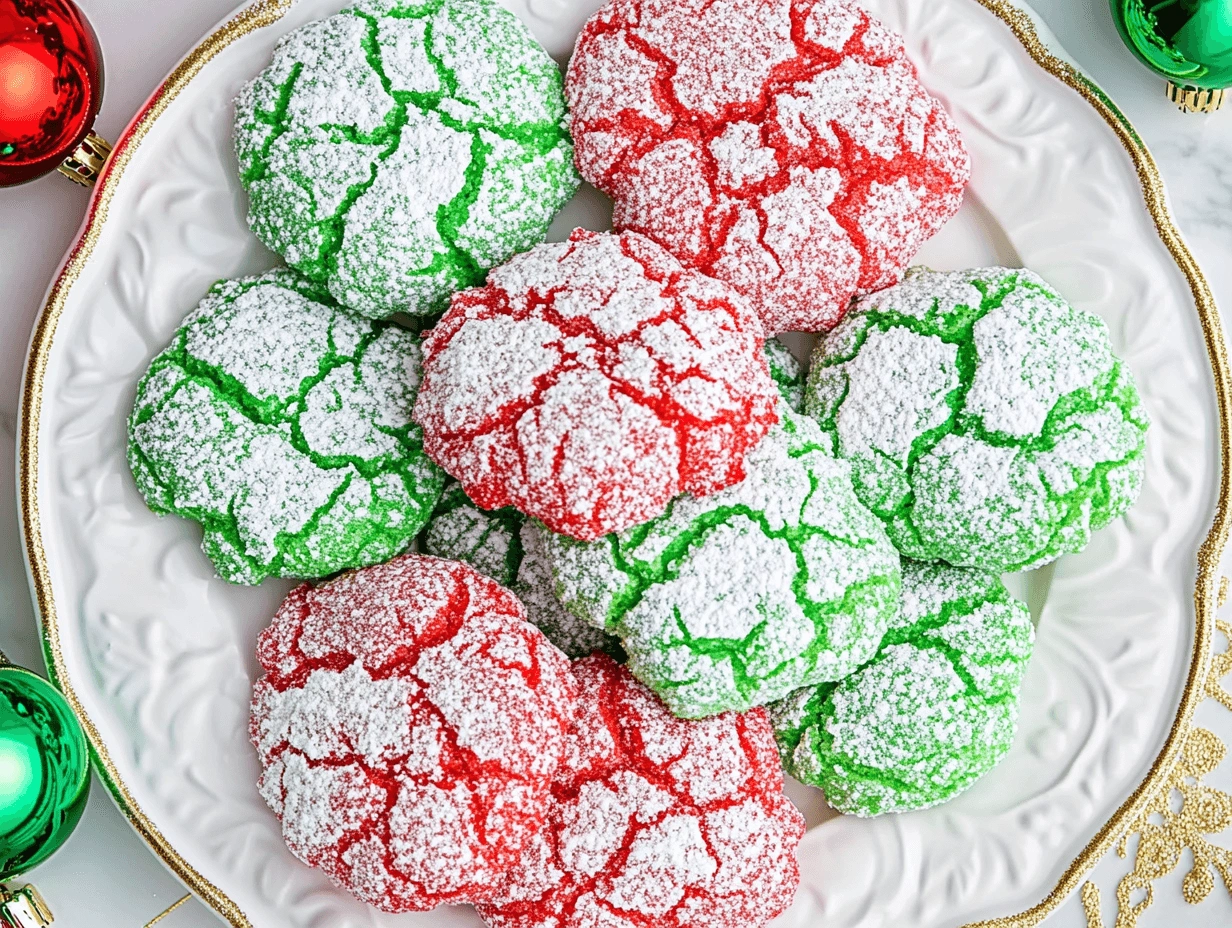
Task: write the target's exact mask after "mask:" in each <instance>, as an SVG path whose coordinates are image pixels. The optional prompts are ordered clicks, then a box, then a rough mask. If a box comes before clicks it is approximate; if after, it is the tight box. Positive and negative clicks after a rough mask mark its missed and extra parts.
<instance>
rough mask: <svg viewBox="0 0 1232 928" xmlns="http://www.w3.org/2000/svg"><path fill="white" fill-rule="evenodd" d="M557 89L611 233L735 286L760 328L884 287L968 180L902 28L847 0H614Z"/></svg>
mask: <svg viewBox="0 0 1232 928" xmlns="http://www.w3.org/2000/svg"><path fill="white" fill-rule="evenodd" d="M566 94H567V96H568V99H569V106H570V115H569V120H570V128H571V130H572V132H573V137H574V141H575V144H576V146H577V164H578V169H579V170H580V171H581V174H582V176H583V177H584V178H586V180H588V181H590V182H591V183H592V184H594V185H595V186H596V187H598V188H599V189H600V190H603V191H604V192H605V193H607V194H609V195H610V196H611V197H612V198H613V200H614V201H615V211H614V215H613V222H614V224H615V227H616V228H617V229H629V230H633V231H636V232H642V233H644V234H646V235H648V236H650V237H651V238H653V239H654V240H655V241H657V242H658V243H659V244H661V245H663V246H664V247H665V248H667V249H668V250H669V251H671V252H672V253H673V254H675V255H676V256H677V257H678V258H680V260H681V261H684V262H685V263H686V264H689V265H691V266H693V267H697V268H698V269H700V270H702V271H703V272H704V273H706V274H709V275H711V276H713V277H718V278H720V279H722V280H725V281H727V282H729V283H731V284H732V285H733V286H734V287H735V288H736V289H737V290H739V291H740V292H741V293H742V294H744V295H745V296H746V297H747V298H748V299H749V302H750V305H751V306H752V307H753V308H754V310H755V311H756V312H757V313H758V314H759V315H760V317H761V319H762V322H763V323H764V324H765V326H766V333H767V334H768V335H774V334H776V333H779V332H784V331H809V332H815V331H824V330H826V329H829V328H830V327H831V326H833V325H834V324H835V323H836V322H837V321H838V320H839V318H841V316H842V314H843V312H844V310H845V309H846V307H847V303H848V301H849V300H850V299H851V297H852V296H853V295H855V294H857V293H867V292H869V291H871V290H877V289H880V288H882V287H886V286H889V285H890V284H892V283H894V282H895V281H896V280H897V279H898V278H899V276H900V275H901V274H902V271H903V269H904V268H905V267H906V266H907V263H908V262H909V261H910V260H911V258H912V257H913V256H914V254H915V253H916V251H917V250H918V249H919V248H920V246H921V245H922V244H923V243H924V242H925V241H926V240H927V239H928V238H929V237H930V236H931V235H932V234H933V233H935V232H936V231H937V230H938V229H940V228H941V226H942V225H943V224H944V223H945V222H946V220H948V219H949V218H950V217H951V216H952V215H953V214H954V213H955V212H957V210H958V207H959V205H960V204H961V201H962V191H963V188H964V186H965V185H966V183H967V179H968V176H969V174H970V163H969V160H968V157H967V153H966V150H965V149H964V147H963V143H962V139H961V137H960V136H959V133H958V130H957V129H956V128H955V126H954V124H953V122H952V121H951V120H950V118H949V116H948V115H947V114H946V112H945V109H944V108H943V107H942V105H941V103H940V102H939V101H938V100H936V99H934V98H933V97H932V96H930V95H929V94H928V92H927V91H926V90H925V89H924V87H923V86H922V85H921V84H920V82H919V80H918V78H917V76H916V71H915V67H914V65H912V64H911V62H910V60H908V58H907V55H906V52H905V50H904V48H903V44H902V39H901V38H900V37H899V36H898V35H896V34H894V33H893V32H891V31H889V30H887V29H886V28H885V27H884V26H882V25H881V23H879V22H878V21H877V20H875V19H873V18H872V17H870V16H869V15H868V14H867V13H866V12H865V11H864V10H862V9H860V7H859V6H858V5H856V4H854V3H851V2H848V0H610V2H608V3H607V4H606V5H605V6H604V7H603V8H602V9H600V10H599V12H598V13H596V14H595V15H594V16H593V17H592V18H591V19H590V20H589V22H587V24H586V26H585V28H584V29H583V30H582V34H581V36H580V37H579V38H578V44H577V50H576V52H575V53H574V56H573V59H572V61H571V62H570V65H569V73H568V76H567V78H566Z"/></svg>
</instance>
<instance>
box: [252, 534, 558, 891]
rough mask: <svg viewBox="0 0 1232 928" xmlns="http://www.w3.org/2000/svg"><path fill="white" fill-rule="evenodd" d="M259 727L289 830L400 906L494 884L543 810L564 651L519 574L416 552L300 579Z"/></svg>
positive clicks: (270, 650) (270, 781) (299, 848)
mask: <svg viewBox="0 0 1232 928" xmlns="http://www.w3.org/2000/svg"><path fill="white" fill-rule="evenodd" d="M257 658H258V660H259V661H260V663H261V667H262V668H263V669H264V671H265V676H264V677H263V678H261V679H260V680H258V681H257V684H256V687H255V689H254V693H253V702H252V718H251V723H250V733H251V737H252V741H253V744H254V745H256V747H257V751H258V753H259V755H260V758H261V764H262V767H263V768H264V772H263V774H262V777H261V781H260V788H261V794H262V795H263V796H264V797H265V800H266V802H268V803H269V805H270V807H271V808H272V809H273V810H274V812H275V813H277V815H278V816H279V818H280V819H281V821H282V829H283V836H284V838H285V839H286V842H287V846H288V847H289V848H290V849H291V851H292V852H293V853H294V854H295V856H296V857H298V858H299V859H300V860H302V861H304V863H306V864H309V865H311V866H314V867H319V868H321V869H322V870H323V871H324V872H325V873H326V874H327V875H328V876H329V877H330V879H332V880H333V881H334V882H335V883H337V884H338V885H339V886H341V887H343V888H344V889H346V890H348V891H349V892H351V893H352V894H353V895H354V896H355V897H356V898H358V899H360V900H361V901H363V902H366V903H369V904H371V905H374V906H376V907H377V908H380V909H383V910H385V911H387V912H404V911H410V910H423V909H430V908H432V907H434V906H436V905H439V904H441V903H452V902H469V901H477V900H482V899H491V898H492V897H493V895H494V892H495V888H496V887H497V886H499V885H500V883H501V881H502V880H503V879H504V877H505V874H506V872H507V871H508V869H509V867H510V866H511V865H513V864H514V863H516V862H517V861H518V859H519V857H520V855H521V853H522V851H523V850H524V849H525V847H526V846H527V845H528V844H529V842H530V841H531V839H532V836H533V835H535V834H536V833H537V832H538V831H540V830H541V829H542V827H543V824H544V822H545V821H546V817H547V813H548V809H549V803H550V801H551V795H550V791H549V787H550V783H551V779H552V776H553V774H554V773H555V772H556V768H557V765H558V764H559V763H560V761H561V758H562V757H563V755H564V752H565V740H566V735H567V733H568V731H569V729H570V727H571V725H572V721H573V717H574V713H575V711H576V698H577V685H576V683H575V682H574V680H573V676H572V674H571V672H570V667H569V661H568V659H567V658H565V656H564V655H563V654H561V653H560V652H559V651H558V650H557V649H556V648H555V647H553V646H552V645H551V644H550V643H549V642H548V640H547V639H546V638H545V637H544V636H543V635H542V633H540V632H539V630H538V629H536V628H535V627H534V626H532V625H530V624H529V623H527V622H525V621H523V618H522V607H521V605H519V603H518V601H517V599H515V598H514V596H513V594H511V593H510V592H509V591H508V590H505V589H504V588H503V587H501V586H499V585H498V584H496V583H495V582H493V581H491V580H489V579H487V578H486V577H484V576H482V575H481V574H479V573H477V572H476V571H474V570H472V569H471V568H469V567H467V566H465V565H464V564H459V563H456V562H453V561H445V560H440V559H438V558H431V557H418V556H414V555H407V556H404V557H400V558H397V559H396V560H393V561H390V562H389V563H387V564H382V565H380V566H377V567H369V568H366V569H365V570H360V571H356V572H353V573H349V574H345V575H343V576H342V577H341V578H339V579H338V580H335V581H333V582H332V583H329V584H326V585H325V586H321V587H315V588H314V587H312V586H309V585H304V586H301V587H299V588H298V589H296V590H294V591H292V593H291V594H290V595H289V596H288V597H287V599H286V600H285V601H284V602H283V604H282V607H281V608H280V609H279V611H278V614H277V615H276V616H275V617H274V620H273V622H272V623H271V625H270V626H269V628H267V629H266V630H265V631H263V632H262V633H261V636H260V639H259V642H258V646H257Z"/></svg>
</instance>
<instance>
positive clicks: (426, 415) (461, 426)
mask: <svg viewBox="0 0 1232 928" xmlns="http://www.w3.org/2000/svg"><path fill="white" fill-rule="evenodd" d="M762 344H763V336H762V327H761V323H760V322H758V320H757V317H756V316H755V315H754V314H753V313H752V312H751V311H750V310H749V309H748V307H747V304H746V303H745V301H744V300H743V299H742V298H741V297H740V296H739V295H738V294H736V293H735V292H734V291H733V290H732V288H731V287H729V286H728V285H726V284H723V283H720V282H719V281H716V280H714V279H713V278H710V277H706V276H704V275H702V274H700V273H698V272H697V271H694V270H688V269H686V268H684V267H682V266H681V264H680V263H679V262H678V261H677V260H676V259H675V258H673V257H672V256H671V255H670V254H668V253H667V252H666V251H664V250H663V249H662V248H660V247H659V246H658V245H656V244H654V242H652V241H650V240H649V239H647V238H645V237H644V236H641V235H636V234H633V233H625V234H623V235H611V234H608V233H595V232H585V231H582V230H580V229H579V230H577V231H575V232H574V233H573V235H572V236H571V237H570V239H569V241H568V242H562V243H558V244H550V245H540V246H539V247H537V248H535V249H533V250H531V251H529V252H526V253H525V254H522V255H519V256H517V257H516V258H514V259H513V260H512V261H510V262H509V263H508V264H506V265H504V266H503V267H500V268H497V269H496V270H494V271H492V272H491V273H490V274H489V275H488V285H487V286H486V287H483V288H482V289H475V290H467V291H464V292H462V293H459V294H456V295H455V296H454V298H453V304H452V306H451V307H450V309H449V311H448V312H447V313H446V314H445V316H444V318H442V319H441V321H440V322H439V323H438V324H437V326H436V328H434V329H433V330H432V331H431V332H430V333H429V334H428V336H427V337H426V338H425V339H424V343H423V349H424V378H423V382H422V384H421V385H420V388H419V398H418V400H417V402H416V406H415V420H416V421H417V422H419V423H420V424H421V425H422V426H423V434H424V450H425V451H426V452H427V454H428V456H429V457H431V458H432V459H433V460H434V461H436V462H437V463H439V464H440V465H441V466H442V467H444V468H445V470H446V471H448V472H449V473H450V474H451V475H452V476H453V477H455V478H456V479H457V480H459V481H460V482H461V483H462V487H463V489H464V490H465V491H466V493H467V495H468V496H469V497H470V498H471V499H472V500H474V501H475V502H476V503H477V504H478V505H479V506H481V507H482V508H484V509H499V508H501V507H503V506H510V505H512V506H516V507H517V508H518V509H519V510H521V511H522V512H523V513H525V514H526V515H528V516H533V517H534V518H537V519H540V520H541V521H542V522H544V523H545V524H546V525H547V527H548V528H550V529H551V530H552V531H554V532H558V533H561V534H565V535H570V536H572V537H574V538H579V539H582V540H584V541H593V540H595V539H597V538H600V537H602V536H603V535H606V534H608V533H609V532H617V531H620V530H622V529H625V528H628V527H630V526H633V525H637V524H639V523H642V522H645V521H647V520H648V519H652V518H654V517H655V516H657V515H659V514H660V513H661V512H663V510H664V509H665V508H666V506H667V504H668V501H669V500H671V499H672V498H673V497H675V496H677V495H679V494H680V493H683V492H688V493H692V494H693V495H694V496H705V495H707V494H709V493H714V492H716V491H718V490H721V489H723V488H724V487H727V486H731V485H732V484H734V483H738V482H739V481H741V480H743V479H744V456H745V454H746V453H747V452H748V451H750V450H752V449H753V448H754V447H756V445H757V443H758V442H759V441H761V439H762V437H763V436H764V435H765V434H766V432H767V430H768V429H769V428H770V426H771V425H773V424H774V423H776V422H777V421H778V414H777V412H776V411H775V407H776V404H777V393H776V391H775V386H774V381H773V380H772V379H771V377H770V372H769V368H768V367H767V365H766V359H765V356H764V354H763V353H762Z"/></svg>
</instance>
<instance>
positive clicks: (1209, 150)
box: [0, 0, 1232, 928]
mask: <svg viewBox="0 0 1232 928" xmlns="http://www.w3.org/2000/svg"><path fill="white" fill-rule="evenodd" d="M78 2H79V4H80V6H81V7H82V9H83V10H84V11H85V12H86V14H87V16H88V17H89V18H90V21H91V22H92V23H93V25H94V28H95V29H96V31H97V32H98V36H99V39H100V41H101V43H102V47H103V54H104V58H105V60H106V74H107V77H106V85H107V86H106V94H105V99H104V103H103V109H102V114H101V115H100V117H99V121H98V125H97V130H98V131H99V133H100V134H101V135H103V136H104V137H106V138H109V139H112V140H114V139H115V138H116V137H118V136H119V134H120V132H121V131H122V130H123V128H124V126H125V125H126V124H127V123H128V121H129V119H130V118H131V117H132V115H133V114H134V113H135V112H136V111H137V109H138V108H139V107H140V106H141V104H142V103H143V102H144V101H145V99H146V98H147V97H148V96H149V94H150V93H151V92H152V91H153V90H154V88H155V87H156V86H157V85H158V83H159V82H160V81H161V80H162V78H163V77H164V75H165V74H166V73H167V72H168V71H170V70H171V68H172V67H173V66H174V65H175V63H176V62H177V61H178V60H179V59H180V58H181V57H182V56H183V55H184V54H185V53H186V52H187V51H188V50H189V49H191V48H192V47H193V46H194V45H195V44H196V42H197V41H198V40H199V39H200V38H201V37H202V36H203V35H204V34H205V33H206V32H207V31H208V30H210V28H211V27H212V26H214V25H215V23H217V22H218V21H219V20H221V19H222V18H223V17H224V16H226V15H227V14H228V13H229V12H230V11H231V10H232V8H233V7H234V6H235V5H236V2H237V0H191V2H168V0H78ZM925 2H926V0H925ZM1032 2H1033V5H1034V7H1035V9H1036V10H1037V11H1038V12H1039V13H1040V14H1041V15H1042V16H1043V18H1044V19H1045V20H1046V21H1047V23H1048V25H1049V26H1050V27H1051V28H1052V30H1053V32H1054V33H1056V35H1057V36H1058V38H1059V39H1060V40H1061V42H1062V44H1064V45H1065V47H1066V48H1067V50H1068V51H1069V53H1070V55H1071V56H1072V57H1073V58H1074V59H1076V60H1077V61H1078V62H1079V64H1081V65H1082V66H1083V68H1085V69H1086V71H1087V73H1088V74H1090V75H1091V76H1092V77H1093V78H1094V79H1095V80H1096V81H1097V82H1098V83H1099V84H1100V85H1101V86H1102V87H1103V88H1104V90H1105V91H1107V93H1108V94H1109V95H1110V96H1111V97H1112V99H1113V100H1115V101H1116V102H1117V104H1118V105H1119V106H1120V107H1121V109H1122V110H1123V111H1124V112H1125V113H1126V114H1127V115H1128V116H1129V118H1130V120H1131V121H1132V122H1133V123H1134V124H1135V126H1136V127H1137V129H1138V131H1139V132H1140V134H1141V135H1142V137H1143V138H1144V139H1145V140H1146V142H1147V144H1148V146H1149V147H1150V148H1151V150H1152V152H1153V153H1154V155H1155V157H1156V159H1157V161H1158V162H1159V164H1160V167H1161V168H1162V171H1163V175H1164V179H1165V181H1166V182H1167V185H1168V190H1169V193H1170V196H1171V200H1172V207H1173V210H1174V213H1175V215H1176V218H1177V220H1178V222H1179V225H1180V227H1181V231H1182V232H1183V233H1184V235H1185V238H1186V240H1187V241H1188V243H1189V245H1190V247H1191V248H1192V249H1193V251H1194V252H1195V254H1196V255H1197V258H1198V261H1199V263H1200V264H1201V265H1202V267H1203V269H1204V271H1205V272H1206V276H1207V278H1208V280H1209V281H1210V283H1211V285H1212V286H1213V287H1214V290H1215V295H1216V297H1217V299H1218V300H1219V304H1220V305H1221V306H1222V307H1225V308H1229V311H1232V107H1229V108H1228V109H1227V110H1225V111H1223V112H1220V113H1218V114H1215V115H1213V116H1197V115H1188V114H1182V113H1180V112H1178V111H1176V110H1175V109H1173V108H1172V106H1171V104H1169V103H1168V101H1167V100H1166V99H1165V97H1164V93H1163V84H1162V81H1160V80H1159V79H1157V78H1155V77H1154V76H1153V75H1152V74H1150V73H1149V72H1147V71H1146V70H1145V69H1143V68H1141V67H1140V66H1139V65H1138V64H1137V63H1136V62H1135V61H1134V59H1132V58H1131V57H1130V55H1129V53H1128V52H1127V51H1126V50H1125V49H1124V47H1123V46H1122V45H1121V44H1120V41H1119V39H1118V38H1117V35H1116V30H1115V28H1114V26H1113V23H1112V19H1111V15H1110V13H1109V9H1108V0H1032ZM87 197H88V194H87V192H86V191H85V190H83V189H80V188H78V187H76V186H75V185H73V184H71V183H69V182H68V181H67V180H65V179H64V178H62V177H59V176H58V175H52V176H50V177H46V178H43V179H42V180H39V181H36V182H34V183H31V184H28V185H26V186H23V187H19V188H16V189H13V190H3V191H0V649H2V650H3V651H4V652H6V653H7V654H8V656H9V657H10V658H11V659H12V660H13V661H14V662H16V663H20V664H23V665H25V666H28V667H33V668H38V669H39V670H42V667H43V663H42V657H41V653H40V650H39V646H38V636H37V630H36V627H35V620H34V613H33V609H32V606H31V604H30V596H29V589H28V586H27V582H26V573H25V566H24V562H23V554H22V550H21V546H20V541H19V536H18V524H17V508H16V497H15V479H14V467H15V451H14V434H15V431H16V428H15V426H16V418H17V408H18V396H19V388H20V382H21V372H22V365H23V362H24V359H25V352H26V345H27V340H28V338H29V333H30V329H31V327H32V325H33V323H34V318H35V316H36V314H37V313H38V309H39V307H40V305H41V304H42V301H43V297H44V293H45V291H46V289H47V286H48V284H49V282H50V280H51V278H52V275H53V274H54V273H55V271H56V268H57V267H58V265H59V263H60V260H61V258H62V257H63V255H64V252H65V251H66V249H67V248H68V246H69V244H70V242H71V241H72V239H73V236H74V235H75V233H76V231H77V228H78V225H79V224H80V222H81V219H82V216H83V215H84V212H85V206H86V200H87ZM1229 323H1232V319H1229V320H1227V322H1225V325H1227V324H1229ZM1222 727H1223V726H1221V728H1222ZM1225 843H1226V842H1225ZM30 878H31V880H32V881H34V882H36V883H37V884H38V886H39V888H40V889H41V890H42V892H43V894H44V895H45V896H46V897H47V899H48V901H49V902H50V904H51V906H52V908H53V910H54V911H55V913H56V916H57V918H56V924H57V926H59V925H64V926H65V928H79V926H86V925H91V926H99V928H103V926H105V928H142V926H143V925H145V923H146V922H148V921H149V920H150V919H152V918H154V917H155V916H156V915H158V914H159V913H160V912H162V911H163V910H164V909H165V908H166V907H167V906H169V905H171V904H172V903H173V902H175V901H176V900H177V899H179V898H180V897H181V896H183V895H184V892H185V891H184V889H183V888H182V887H181V885H180V884H179V883H178V882H177V881H176V879H175V878H174V877H173V876H172V875H171V874H170V873H169V872H168V871H167V870H166V869H164V867H163V866H162V864H161V863H160V862H159V861H158V860H157V859H156V858H155V857H154V856H153V855H152V854H151V853H150V852H149V851H148V850H147V849H146V847H145V845H144V844H143V843H142V842H141V840H140V839H139V838H138V837H137V835H136V833H135V832H133V831H132V830H131V829H130V828H129V827H128V825H127V823H126V822H125V820H124V818H123V816H122V815H121V814H120V813H119V812H118V811H117V810H116V808H115V806H114V805H112V803H111V800H110V798H109V797H108V796H107V793H106V791H105V790H104V789H103V788H102V787H101V785H100V784H98V783H97V782H95V784H94V788H93V792H92V793H91V796H90V802H89V805H88V807H87V809H86V813H85V817H84V818H83V820H82V822H81V825H80V827H79V828H78V830H77V831H76V833H75V834H74V835H73V837H72V838H71V839H70V840H69V842H68V844H67V845H65V847H64V849H63V850H61V851H60V852H59V853H58V854H57V855H56V856H55V857H53V858H52V859H51V860H50V861H48V862H47V863H45V864H44V865H43V866H41V867H39V868H38V869H37V870H36V871H34V872H33V873H32V874H31V875H30ZM1107 888H1108V889H1111V887H1110V886H1108V887H1107ZM1161 889H1162V888H1161ZM1164 891H1165V892H1166V891H1167V890H1164ZM1171 891H1172V892H1175V890H1174V889H1173V890H1171ZM1074 902H1075V900H1071V901H1070V903H1069V904H1067V905H1066V906H1064V907H1063V910H1062V911H1061V912H1060V913H1058V917H1057V919H1056V920H1055V923H1056V924H1065V925H1082V924H1085V922H1083V921H1082V919H1081V916H1080V914H1079V911H1078V910H1077V908H1076V906H1075V905H1074ZM1169 908H1170V909H1171V907H1169ZM1162 909H1163V907H1162V906H1160V910H1159V911H1156V912H1153V913H1148V914H1147V915H1146V917H1145V918H1143V920H1142V922H1141V924H1142V925H1143V928H1148V926H1151V925H1159V926H1164V925H1167V926H1174V925H1177V924H1178V922H1177V914H1176V912H1177V910H1176V909H1171V911H1170V912H1169V914H1167V915H1165V914H1164V911H1162ZM1108 915H1109V913H1108V910H1107V908H1105V918H1108ZM1152 915H1155V916H1156V917H1152ZM1183 917H1184V919H1185V923H1186V924H1189V925H1228V924H1232V903H1230V902H1229V900H1228V898H1227V896H1224V895H1223V894H1222V893H1221V892H1220V890H1218V889H1217V890H1216V891H1215V893H1214V894H1212V897H1211V898H1210V899H1208V900H1207V901H1206V903H1204V904H1203V905H1202V906H1201V907H1198V908H1193V909H1188V910H1183ZM1161 919H1162V920H1161ZM1053 923H1054V922H1053V920H1050V921H1049V924H1053ZM159 924H160V928H217V926H218V925H219V924H220V923H219V921H218V920H217V919H216V918H215V916H214V915H213V914H212V913H211V911H210V910H209V909H208V908H207V907H206V906H204V905H202V904H201V903H199V902H197V901H196V900H195V899H194V900H191V901H190V902H188V903H187V904H186V905H184V906H182V907H180V908H179V909H178V910H176V911H175V912H174V913H173V914H171V915H170V916H168V917H167V918H166V919H165V920H164V921H162V922H160V923H159Z"/></svg>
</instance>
